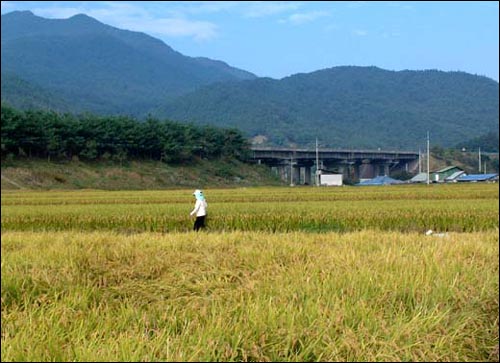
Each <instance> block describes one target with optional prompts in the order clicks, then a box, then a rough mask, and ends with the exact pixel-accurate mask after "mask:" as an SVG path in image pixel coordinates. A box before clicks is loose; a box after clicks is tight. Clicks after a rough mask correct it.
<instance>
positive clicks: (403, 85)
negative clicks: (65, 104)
mask: <svg viewBox="0 0 500 363" xmlns="http://www.w3.org/2000/svg"><path fill="white" fill-rule="evenodd" d="M498 97H499V92H498V82H495V81H493V80H491V79H489V78H486V77H480V76H475V75H471V74H467V73H463V72H441V71H435V70H429V71H400V72H394V71H386V70H382V69H379V68H376V67H335V68H330V69H324V70H320V71H316V72H312V73H307V74H297V75H293V76H290V77H287V78H283V79H281V80H273V79H269V78H266V79H263V78H259V79H256V80H251V81H244V82H239V83H225V84H217V85H212V86H207V87H203V88H202V89H199V90H197V91H195V92H193V93H191V94H188V95H184V96H181V97H180V98H178V99H176V100H174V101H173V102H169V103H166V104H165V105H163V106H162V107H160V108H158V109H157V110H156V111H155V112H154V114H156V115H157V116H160V117H168V118H170V119H175V120H185V121H192V122H198V123H210V124H214V125H219V126H225V127H228V126H237V127H239V128H240V129H242V130H243V131H244V132H246V134H247V135H248V136H258V135H263V136H264V137H266V138H267V140H268V142H271V143H273V144H278V145H290V144H298V145H306V146H307V145H308V146H313V145H314V142H315V139H316V138H318V139H319V141H320V143H321V145H322V146H329V147H342V148H346V147H355V148H377V147H381V148H402V149H413V150H416V149H417V148H418V147H419V146H423V145H425V139H426V134H427V131H429V132H430V137H431V142H432V143H433V144H439V145H441V146H445V147H447V146H453V145H455V144H457V143H459V142H463V141H465V140H468V139H470V138H471V137H476V136H480V135H483V134H485V133H487V132H490V131H494V130H498V125H499V119H498V111H499V110H498ZM497 132H498V131H497ZM261 139H262V138H261Z"/></svg>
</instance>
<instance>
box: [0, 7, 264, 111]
mask: <svg viewBox="0 0 500 363" xmlns="http://www.w3.org/2000/svg"><path fill="white" fill-rule="evenodd" d="M1 40H2V45H1V48H2V49H1V51H2V61H1V69H2V73H9V74H12V75H15V76H17V77H19V78H21V79H23V80H24V81H26V82H30V83H34V84H36V85H39V86H40V87H43V88H44V89H46V90H47V91H50V92H52V93H53V94H55V95H58V97H60V98H62V99H67V100H72V103H73V105H74V108H75V109H85V110H87V111H92V112H96V113H122V114H123V113H126V114H131V115H139V114H142V113H144V112H146V111H147V110H148V109H150V108H152V107H154V106H155V105H157V104H158V103H159V102H162V101H164V100H165V99H166V98H169V97H173V96H178V95H180V94H183V93H186V92H188V91H192V90H194V89H195V88H197V87H198V86H200V85H207V84H210V83H214V82H221V81H230V80H233V81H234V80H242V79H253V78H255V75H253V74H251V73H249V72H246V71H243V70H239V69H236V68H233V67H230V66H228V65H227V64H226V63H224V62H221V61H214V60H210V59H208V58H192V57H187V56H184V55H182V54H181V53H179V52H176V51H174V50H173V49H172V48H170V47H169V46H168V45H166V44H165V43H163V42H162V41H160V40H158V39H155V38H153V37H150V36H148V35H146V34H144V33H138V32H132V31H126V30H120V29H117V28H114V27H111V26H108V25H105V24H102V23H100V22H98V21H97V20H95V19H93V18H91V17H88V16H86V15H82V14H81V15H75V16H73V17H71V18H69V19H45V18H41V17H38V16H35V15H34V14H33V13H31V12H29V11H23V12H17V11H16V12H12V13H8V14H5V15H2V35H1ZM10 90H11V88H9V86H8V85H3V89H2V97H3V94H4V92H6V93H8V92H10ZM27 95H28V97H29V93H28V94H27Z"/></svg>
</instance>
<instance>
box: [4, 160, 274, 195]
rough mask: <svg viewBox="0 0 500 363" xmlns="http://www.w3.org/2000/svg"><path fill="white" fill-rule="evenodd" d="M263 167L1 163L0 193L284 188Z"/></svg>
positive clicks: (226, 163)
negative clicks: (49, 190) (18, 191)
mask: <svg viewBox="0 0 500 363" xmlns="http://www.w3.org/2000/svg"><path fill="white" fill-rule="evenodd" d="M282 184H283V183H282V182H280V180H279V179H278V177H277V176H276V175H274V174H273V173H272V172H271V170H270V169H269V168H267V167H266V166H264V165H248V164H244V163H242V162H238V161H231V162H229V161H206V160H200V161H198V162H197V163H195V164H191V165H185V166H171V165H167V164H165V163H162V162H159V161H140V162H138V161H131V162H128V163H125V164H123V165H120V164H112V163H105V162H99V163H95V162H93V163H88V162H87V163H86V162H82V161H71V162H59V163H54V162H47V161H44V160H16V161H9V162H2V190H12V189H28V190H30V189H42V190H48V189H103V190H153V189H166V188H169V189H176V188H193V189H195V188H203V189H204V188H207V187H249V186H259V185H282Z"/></svg>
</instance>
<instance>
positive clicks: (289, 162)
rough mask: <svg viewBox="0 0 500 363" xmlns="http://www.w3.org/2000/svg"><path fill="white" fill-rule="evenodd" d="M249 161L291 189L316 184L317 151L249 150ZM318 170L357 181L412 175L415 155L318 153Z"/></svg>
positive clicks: (416, 154) (351, 152) (358, 152)
mask: <svg viewBox="0 0 500 363" xmlns="http://www.w3.org/2000/svg"><path fill="white" fill-rule="evenodd" d="M251 158H252V160H253V161H254V162H256V163H258V164H265V165H268V166H270V167H271V168H272V169H273V170H274V171H275V173H277V174H278V175H280V177H281V178H282V179H283V180H285V181H290V184H291V185H297V184H315V181H314V178H313V179H311V175H315V173H316V168H317V166H316V150H309V149H298V148H277V147H276V148H275V147H252V148H251ZM318 159H319V169H320V170H328V171H331V172H334V173H339V174H343V175H344V179H351V180H359V179H369V178H374V177H376V176H379V175H390V174H391V173H394V172H396V171H403V170H404V171H408V172H415V171H416V169H417V168H418V153H417V152H410V151H386V150H376V151H373V150H337V149H318Z"/></svg>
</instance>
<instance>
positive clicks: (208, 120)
mask: <svg viewBox="0 0 500 363" xmlns="http://www.w3.org/2000/svg"><path fill="white" fill-rule="evenodd" d="M1 38H2V43H1V51H2V58H1V68H2V101H5V102H6V104H9V105H12V106H14V107H15V108H19V109H22V110H26V109H51V110H56V111H63V112H70V113H73V114H79V113H82V112H85V111H88V112H91V113H93V114H98V115H107V116H111V115H129V116H133V117H134V118H137V119H144V118H146V115H148V114H149V115H152V116H154V117H157V118H159V119H169V120H174V121H181V122H193V123H198V124H209V125H213V126H221V127H231V128H238V129H240V130H242V131H243V132H244V135H245V136H246V137H249V138H253V137H254V138H255V140H261V141H262V140H264V144H263V145H265V144H272V145H282V146H290V145H292V146H293V145H296V146H300V147H314V145H315V140H316V138H318V139H319V142H320V146H322V147H333V148H369V149H372V148H384V149H404V150H417V149H418V148H419V147H424V146H425V142H426V135H427V131H429V133H430V137H431V143H432V144H433V145H440V146H442V147H452V146H456V145H458V144H460V143H464V142H467V140H474V139H475V138H479V137H481V136H483V135H486V134H488V133H492V132H493V133H496V134H497V135H498V128H499V116H498V114H499V109H498V102H499V90H498V82H496V81H494V80H492V79H489V78H486V77H482V76H476V75H471V74H467V73H464V72H441V71H437V70H426V71H399V72H395V71H387V70H383V69H380V68H376V67H353V66H345V67H334V68H329V69H323V70H318V71H316V72H312V73H305V74H296V75H292V76H290V77H286V78H283V79H280V80H275V79H271V78H257V77H256V76H255V75H253V74H251V73H249V72H246V71H244V70H239V69H236V68H233V67H230V66H228V65H227V64H226V63H224V62H221V61H214V60H211V59H208V58H202V57H199V58H192V57H186V56H184V55H182V54H180V53H179V52H176V51H175V50H173V49H172V48H170V47H169V46H168V45H166V44H165V43H163V42H162V41H160V40H158V39H155V38H153V37H150V36H148V35H146V34H143V33H138V32H131V31H126V30H120V29H117V28H114V27H111V26H108V25H105V24H102V23H100V22H98V21H97V20H95V19H93V18H90V17H88V16H86V15H76V16H73V17H71V18H69V19H44V18H41V17H38V16H35V15H33V14H32V13H31V12H12V13H9V14H5V15H2V34H1ZM479 142H481V140H479Z"/></svg>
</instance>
